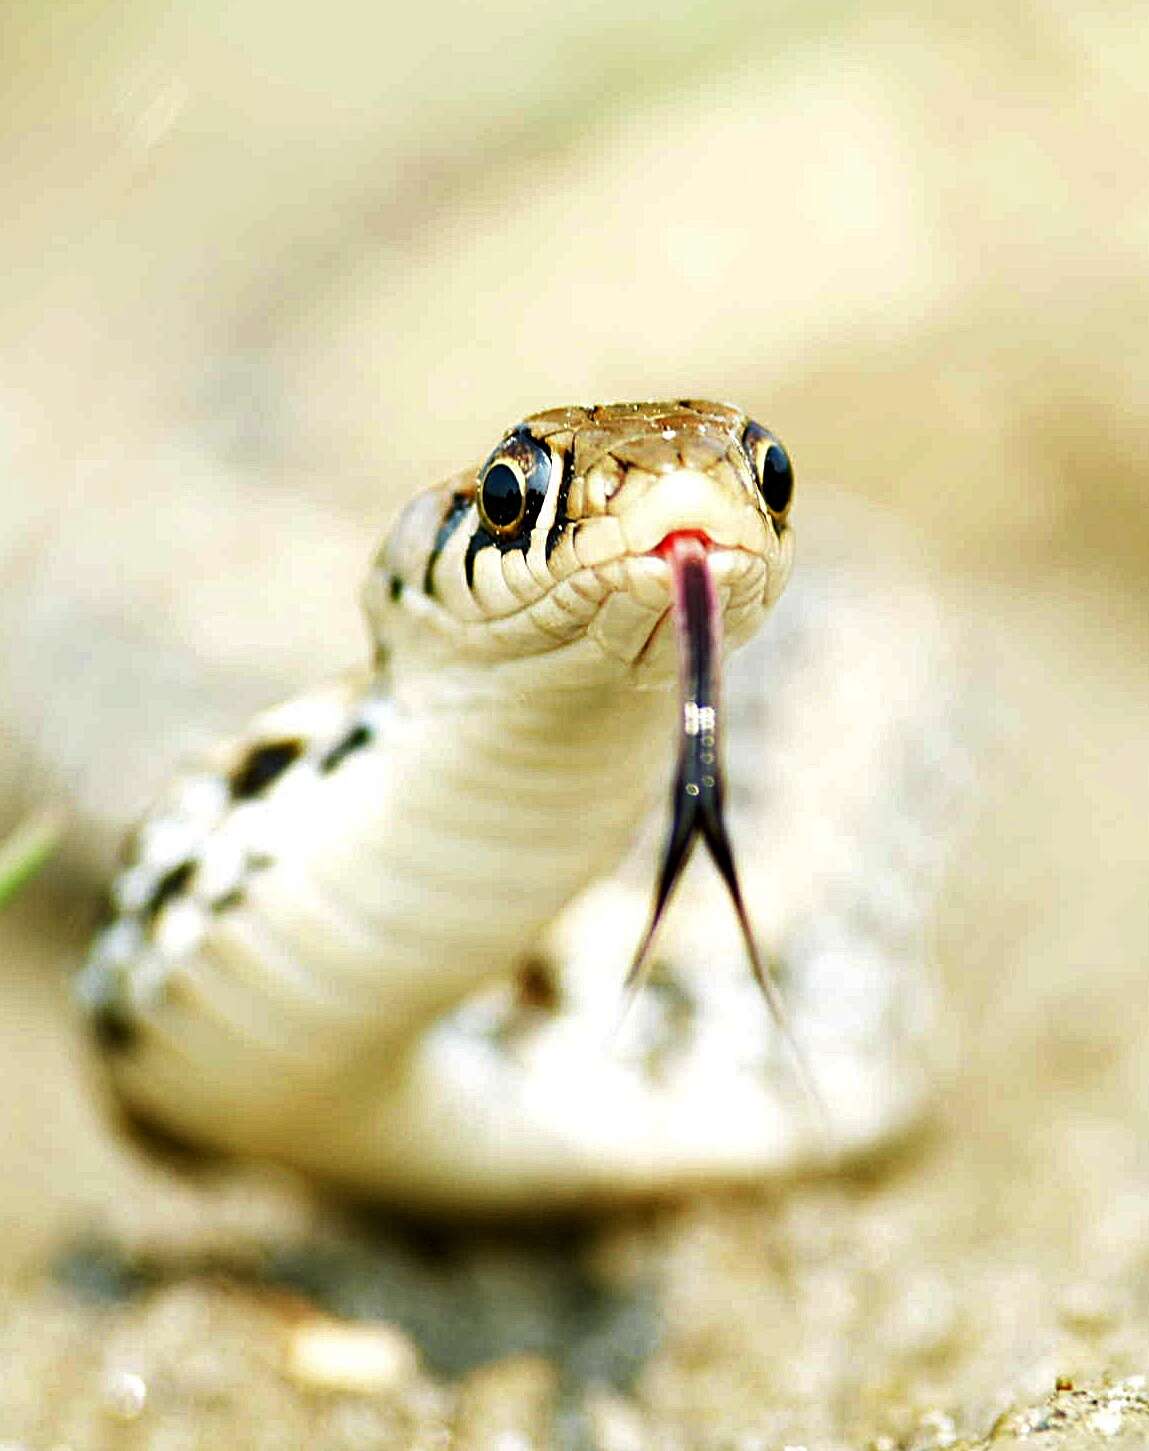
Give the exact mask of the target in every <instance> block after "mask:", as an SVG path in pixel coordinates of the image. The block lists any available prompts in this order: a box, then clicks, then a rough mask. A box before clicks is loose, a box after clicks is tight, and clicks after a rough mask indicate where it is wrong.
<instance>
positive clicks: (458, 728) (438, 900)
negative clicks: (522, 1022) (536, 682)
mask: <svg viewBox="0 0 1149 1451" xmlns="http://www.w3.org/2000/svg"><path fill="white" fill-rule="evenodd" d="M469 686H473V688H468V687H469ZM673 708H674V707H673V701H672V695H671V692H670V690H669V689H666V690H662V689H635V688H632V687H629V686H626V685H620V684H613V685H605V684H596V685H594V686H591V687H588V688H585V689H569V688H568V689H551V688H548V689H546V690H541V689H535V690H531V689H520V690H515V691H514V692H508V693H506V694H503V695H496V694H493V693H492V692H491V690H490V685H489V681H487V682H484V681H483V679H482V677H477V678H476V679H475V680H474V681H473V682H472V681H469V680H468V678H466V677H460V676H457V675H449V674H448V675H444V676H441V677H435V676H428V675H421V676H419V677H417V678H414V679H411V680H407V681H400V682H398V684H397V685H396V686H395V687H394V688H393V690H392V693H391V695H390V696H389V698H388V700H387V702H386V711H387V714H386V723H385V727H384V730H383V731H382V733H381V737H380V740H379V745H378V749H375V750H372V751H370V752H364V753H362V757H361V759H360V761H359V762H358V764H357V768H356V770H355V771H354V772H352V771H350V770H349V771H347V772H346V773H342V774H341V775H339V776H337V777H335V778H333V780H332V782H331V792H332V794H331V798H330V800H329V802H328V806H327V810H325V812H324V813H323V815H324V817H325V818H326V822H327V829H323V828H322V827H321V828H320V829H318V830H316V831H314V832H313V833H312V834H311V838H310V843H311V844H310V848H309V857H310V862H309V867H310V872H311V874H312V876H313V877H314V880H315V882H316V884H317V885H318V887H319V889H320V891H321V892H322V894H323V895H324V896H326V897H329V898H332V899H335V901H336V904H337V908H338V912H339V915H340V916H342V917H343V918H344V919H351V920H353V921H354V923H355V924H356V927H357V929H358V930H360V931H361V932H362V934H363V937H364V940H365V941H366V942H368V943H369V944H370V950H369V953H368V957H369V963H365V962H351V963H349V966H348V971H349V974H350V975H351V976H352V977H354V978H355V979H356V982H357V984H360V985H361V987H362V1001H361V1004H360V1010H361V1013H362V1017H361V1023H362V1025H363V1026H364V1027H365V1028H369V1029H371V1030H372V1031H373V1034H374V1036H375V1037H376V1039H377V1038H378V1036H379V1035H380V1034H382V1035H385V1036H386V1037H387V1038H388V1039H394V1040H396V1041H399V1040H406V1041H414V1040H415V1038H416V1037H417V1036H418V1034H419V1032H420V1031H421V1029H422V1028H424V1027H425V1026H427V1024H428V1023H429V1022H430V1021H431V1020H432V1019H434V1018H436V1017H438V1016H439V1015H441V1014H442V1013H443V1012H444V1011H445V1010H446V1009H448V1008H449V1007H450V1006H451V1005H453V1004H454V1003H456V1002H457V1001H459V1000H460V999H461V998H463V997H465V996H466V995H467V994H469V993H471V992H472V991H474V990H475V989H476V988H479V987H481V986H484V985H486V984H489V983H491V982H492V981H497V980H499V979H501V978H505V977H506V976H507V975H508V974H511V973H513V972H514V971H515V970H516V969H517V968H518V967H519V966H521V965H522V963H523V961H524V959H525V958H526V957H527V956H528V955H529V954H530V953H531V951H532V949H534V948H535V947H536V944H537V943H538V941H539V938H540V936H541V935H542V933H543V930H544V929H545V928H546V926H547V925H548V924H549V923H550V922H552V921H553V920H554V918H555V915H556V914H557V913H558V912H559V910H560V909H561V908H562V907H563V906H564V905H565V904H566V903H567V902H568V901H570V900H571V898H572V897H574V896H575V895H576V894H577V893H578V892H580V891H581V890H582V889H583V888H584V887H585V886H586V885H587V884H588V883H589V882H590V881H591V880H592V879H593V878H595V877H597V876H600V875H602V874H603V873H604V872H608V871H609V870H610V869H611V868H612V867H613V866H614V865H615V863H616V862H617V861H618V860H619V859H620V857H621V856H622V855H623V853H624V852H625V850H626V848H627V846H628V844H629V842H630V841H631V839H632V837H633V835H634V831H635V829H636V826H637V824H638V822H639V821H640V819H641V817H642V815H643V813H644V811H645V810H646V809H647V808H648V807H649V806H650V804H651V802H652V799H653V796H654V794H655V793H656V792H657V789H658V785H659V783H660V782H662V781H664V780H665V777H666V770H667V764H668V755H669V747H670V744H671V743H672V729H671V726H672V716H673ZM364 968H367V971H366V974H365V975H364Z"/></svg>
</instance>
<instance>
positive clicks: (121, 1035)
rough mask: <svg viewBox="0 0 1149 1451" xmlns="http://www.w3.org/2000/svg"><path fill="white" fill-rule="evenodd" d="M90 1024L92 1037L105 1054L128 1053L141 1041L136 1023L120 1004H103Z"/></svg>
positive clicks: (93, 1014) (92, 1017)
mask: <svg viewBox="0 0 1149 1451" xmlns="http://www.w3.org/2000/svg"><path fill="white" fill-rule="evenodd" d="M88 1022H89V1024H90V1026H91V1029H92V1036H93V1037H94V1038H95V1040H96V1043H97V1044H98V1046H99V1047H100V1049H101V1050H102V1051H103V1052H105V1053H108V1054H120V1053H127V1052H129V1051H130V1050H131V1049H132V1048H134V1047H135V1045H136V1043H137V1042H138V1041H139V1032H138V1030H137V1028H136V1025H135V1023H134V1022H133V1021H132V1019H131V1018H130V1017H129V1015H128V1013H127V1012H126V1011H125V1010H124V1008H122V1007H121V1006H120V1005H119V1004H118V1003H113V1002H106V1003H101V1004H100V1005H99V1006H98V1007H97V1008H96V1009H95V1011H94V1012H93V1013H92V1015H91V1017H90V1018H89V1020H88Z"/></svg>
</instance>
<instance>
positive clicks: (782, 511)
mask: <svg viewBox="0 0 1149 1451" xmlns="http://www.w3.org/2000/svg"><path fill="white" fill-rule="evenodd" d="M742 446H743V448H744V449H745V450H746V454H747V456H748V458H749V459H750V464H751V467H752V468H753V470H754V478H755V481H756V483H757V484H758V491H759V493H760V494H761V495H762V499H763V502H764V503H765V505H766V507H767V509H768V510H769V511H770V514H771V517H772V518H773V519H774V520H775V521H776V522H777V523H783V522H784V521H785V518H786V515H787V514H788V513H789V510H790V501H791V499H792V498H793V495H794V466H793V464H792V463H791V462H790V455H789V454H788V453H787V452H786V450H785V449H784V448H783V447H782V445H781V444H780V443H779V442H778V440H777V439H776V438H775V437H774V435H773V434H772V433H771V432H770V430H769V429H768V428H763V427H762V425H761V424H760V423H753V422H752V423H748V424H747V425H746V431H745V432H744V433H743V435H742Z"/></svg>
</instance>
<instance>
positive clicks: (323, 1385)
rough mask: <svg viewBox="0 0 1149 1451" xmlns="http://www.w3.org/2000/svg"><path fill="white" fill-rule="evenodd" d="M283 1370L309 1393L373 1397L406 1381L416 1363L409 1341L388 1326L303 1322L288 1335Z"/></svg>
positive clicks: (324, 1321) (400, 1332) (413, 1371)
mask: <svg viewBox="0 0 1149 1451" xmlns="http://www.w3.org/2000/svg"><path fill="white" fill-rule="evenodd" d="M285 1369H286V1371H287V1374H288V1375H289V1376H290V1377H291V1379H292V1380H294V1381H296V1382H297V1383H298V1384H299V1385H302V1386H306V1387H309V1388H310V1389H313V1390H325V1391H346V1392H350V1393H351V1394H355V1395H378V1394H381V1393H383V1392H385V1391H389V1390H393V1389H394V1388H395V1387H396V1386H398V1385H400V1384H401V1383H402V1382H404V1381H406V1380H409V1379H410V1378H411V1377H412V1376H413V1375H414V1374H415V1371H416V1369H417V1361H416V1356H415V1350H414V1347H413V1346H412V1345H411V1342H410V1341H409V1340H408V1339H407V1337H406V1336H405V1335H404V1334H403V1333H402V1331H401V1330H397V1329H396V1328H395V1326H393V1325H385V1324H375V1325H349V1324H345V1323H343V1322H341V1321H338V1320H308V1321H305V1322H304V1323H303V1324H301V1325H298V1326H296V1327H295V1328H294V1329H293V1330H292V1331H291V1333H290V1335H289V1336H288V1341H287V1351H286V1357H285Z"/></svg>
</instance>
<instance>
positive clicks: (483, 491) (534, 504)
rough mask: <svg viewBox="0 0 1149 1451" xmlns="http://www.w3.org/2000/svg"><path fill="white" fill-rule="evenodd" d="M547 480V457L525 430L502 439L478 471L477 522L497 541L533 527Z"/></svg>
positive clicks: (548, 461)
mask: <svg viewBox="0 0 1149 1451" xmlns="http://www.w3.org/2000/svg"><path fill="white" fill-rule="evenodd" d="M549 476H550V455H549V454H548V453H547V451H546V449H545V448H543V447H542V446H541V445H540V444H538V443H536V442H535V440H534V439H533V438H532V437H531V436H530V434H529V433H527V432H526V431H525V430H516V431H515V432H514V433H512V434H511V435H510V436H509V437H508V438H505V439H504V440H503V442H502V443H501V444H500V445H499V447H498V448H497V449H496V450H495V451H494V453H493V454H491V456H490V458H489V459H488V460H487V461H486V463H485V464H484V465H483V467H482V468H481V469H480V470H479V480H478V488H477V490H476V493H475V503H476V504H477V505H478V509H479V519H480V520H481V522H482V524H483V527H484V528H485V529H486V530H487V531H488V533H490V534H493V535H494V536H495V537H496V538H497V539H502V540H510V539H512V538H514V537H516V536H517V535H518V534H519V533H520V532H521V531H522V528H523V525H524V524H527V525H532V526H533V524H534V520H535V517H536V516H537V514H538V511H539V506H540V504H541V502H542V499H543V496H544V495H545V493H546V488H547V479H548V478H549Z"/></svg>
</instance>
